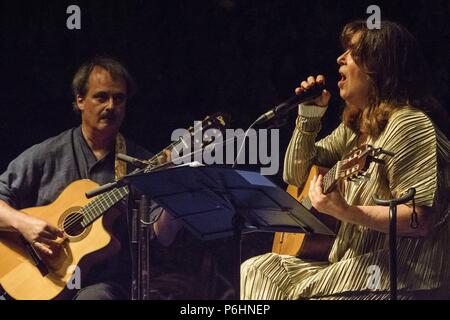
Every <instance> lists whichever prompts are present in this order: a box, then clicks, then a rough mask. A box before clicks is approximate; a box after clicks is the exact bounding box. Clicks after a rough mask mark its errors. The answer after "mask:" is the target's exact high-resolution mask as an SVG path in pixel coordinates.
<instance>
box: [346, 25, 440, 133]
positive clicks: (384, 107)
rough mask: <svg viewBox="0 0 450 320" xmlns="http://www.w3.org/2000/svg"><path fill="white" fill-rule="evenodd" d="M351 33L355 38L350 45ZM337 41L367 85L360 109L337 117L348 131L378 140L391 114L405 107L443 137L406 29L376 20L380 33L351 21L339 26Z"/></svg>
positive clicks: (426, 74) (418, 53) (424, 69)
mask: <svg viewBox="0 0 450 320" xmlns="http://www.w3.org/2000/svg"><path fill="white" fill-rule="evenodd" d="M354 35H357V36H358V38H357V39H358V40H357V42H356V43H353V44H352V42H351V40H352V38H353V36H354ZM341 43H342V46H343V48H344V49H346V50H347V49H349V50H350V52H351V55H352V57H353V59H354V60H355V62H356V64H357V65H358V66H359V67H360V68H361V70H362V71H363V72H364V73H366V74H367V76H368V78H369V86H370V89H369V97H368V98H369V99H368V101H369V102H368V105H367V106H365V108H363V109H357V110H356V109H354V108H350V107H345V108H344V111H343V115H342V118H343V121H344V123H345V124H346V125H347V126H348V127H350V128H351V129H352V130H354V131H355V132H357V133H364V134H367V135H368V136H370V137H372V138H378V137H379V135H380V134H381V133H382V132H383V130H384V128H385V127H386V124H387V122H388V120H389V117H390V116H391V114H392V113H393V112H394V111H395V110H397V109H398V108H400V107H403V106H406V105H409V106H411V107H413V108H417V109H419V110H422V111H423V112H425V113H426V114H427V115H428V116H429V117H430V118H431V119H432V121H433V122H434V123H435V124H436V125H438V126H439V127H440V129H441V130H442V131H443V132H444V133H445V134H446V135H447V137H449V129H448V128H449V118H448V114H447V112H446V111H445V110H444V109H443V108H442V106H441V105H440V103H439V102H438V100H437V99H436V98H435V97H434V96H433V94H432V90H431V84H432V81H431V75H430V71H429V68H428V64H427V62H426V60H425V57H424V55H423V53H422V50H421V48H420V46H419V44H418V42H417V40H416V39H415V38H414V36H413V35H412V34H411V33H410V32H409V31H408V30H407V29H406V28H404V27H403V26H401V25H399V24H397V23H394V22H391V21H382V22H381V28H380V29H368V28H367V24H366V21H364V20H358V21H353V22H350V23H348V24H346V25H345V26H344V28H343V30H342V33H341Z"/></svg>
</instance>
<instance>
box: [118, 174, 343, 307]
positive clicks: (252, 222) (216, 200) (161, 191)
mask: <svg viewBox="0 0 450 320" xmlns="http://www.w3.org/2000/svg"><path fill="white" fill-rule="evenodd" d="M124 181H125V183H127V184H131V185H134V186H135V187H136V188H138V189H139V190H140V191H141V192H142V193H144V194H147V195H148V196H149V197H150V198H151V199H152V200H154V201H156V202H157V203H158V204H160V205H161V206H162V207H163V208H165V209H167V210H168V211H170V212H171V213H172V214H173V215H174V216H175V218H178V219H182V221H183V224H184V226H185V227H186V228H187V229H188V230H190V231H191V232H192V233H193V234H194V235H195V236H197V237H198V238H199V239H201V240H213V239H219V238H225V237H236V238H237V239H240V237H241V234H242V233H246V232H255V231H265V232H298V233H318V234H326V235H334V232H333V231H331V230H330V229H329V228H328V227H327V226H325V225H324V224H323V223H322V222H321V221H320V220H318V219H317V218H316V217H315V216H314V215H313V214H312V213H310V212H309V211H308V210H307V209H306V208H305V207H303V206H302V205H301V204H300V203H299V202H298V201H297V200H296V199H295V198H293V197H292V196H291V195H289V194H288V193H286V192H285V191H284V190H282V189H281V188H280V187H278V186H277V185H275V184H274V183H273V182H271V181H270V180H269V179H268V178H266V177H265V176H262V175H260V174H259V173H258V172H253V171H245V170H239V169H233V168H230V167H220V166H196V167H193V166H191V165H181V166H177V167H171V168H168V169H164V170H160V171H152V172H148V173H140V174H134V175H129V176H126V177H124ZM238 243H239V242H238ZM237 251H238V252H237V254H238V257H239V262H241V261H240V248H239V249H238V250H237ZM237 267H238V268H239V265H238V266H237ZM236 271H237V274H236V277H235V281H236V283H235V286H236V292H238V288H239V269H237V270H236ZM236 298H237V299H238V298H239V297H236Z"/></svg>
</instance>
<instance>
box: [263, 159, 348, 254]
mask: <svg viewBox="0 0 450 320" xmlns="http://www.w3.org/2000/svg"><path fill="white" fill-rule="evenodd" d="M326 172H327V169H325V168H322V167H319V166H313V167H312V168H311V170H310V172H309V176H308V179H307V181H306V184H305V186H304V187H303V190H300V189H299V188H297V187H296V186H293V185H289V186H288V188H287V192H288V193H289V194H290V195H291V196H293V197H294V198H295V199H297V201H299V202H302V200H304V199H306V198H307V197H308V192H309V188H310V182H311V180H312V178H313V177H314V176H316V175H318V174H322V175H324V174H325V173H326ZM310 211H312V212H313V213H314V215H315V216H316V217H317V218H318V219H319V220H320V221H322V223H324V224H325V225H326V226H327V227H329V228H330V229H331V230H333V231H336V232H337V230H338V228H339V221H338V220H337V219H335V218H333V217H332V216H329V215H327V214H323V213H320V212H319V211H317V210H315V209H314V208H313V207H311V209H310ZM334 239H335V238H334V237H333V236H328V235H321V234H304V233H288V232H276V233H275V236H274V240H273V245H272V252H274V253H278V254H285V255H290V256H296V257H298V258H300V259H304V260H316V261H326V260H328V255H329V253H330V250H331V247H332V246H333V242H334Z"/></svg>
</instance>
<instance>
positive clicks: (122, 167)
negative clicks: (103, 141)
mask: <svg viewBox="0 0 450 320" xmlns="http://www.w3.org/2000/svg"><path fill="white" fill-rule="evenodd" d="M118 153H122V154H127V145H126V143H125V138H124V137H123V135H122V134H121V133H120V132H119V133H118V134H117V137H116V154H118ZM126 174H127V164H126V163H125V162H124V161H120V160H119V159H117V158H115V160H114V175H115V177H116V180H117V179H120V178H122V177H123V176H124V175H126Z"/></svg>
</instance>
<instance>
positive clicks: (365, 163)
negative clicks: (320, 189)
mask: <svg viewBox="0 0 450 320" xmlns="http://www.w3.org/2000/svg"><path fill="white" fill-rule="evenodd" d="M381 153H386V154H389V153H387V152H384V151H383V150H382V149H381V148H374V147H372V146H371V145H369V144H364V145H362V146H360V147H359V148H357V149H355V150H353V151H352V152H350V153H348V154H347V155H346V156H345V157H344V159H342V160H341V161H339V162H338V164H337V174H336V176H337V177H338V179H344V178H346V179H348V180H353V179H357V178H360V177H362V176H364V174H365V173H366V171H367V169H369V166H370V163H371V162H377V163H380V164H384V161H383V160H381V159H378V158H376V156H377V155H379V154H381Z"/></svg>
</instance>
